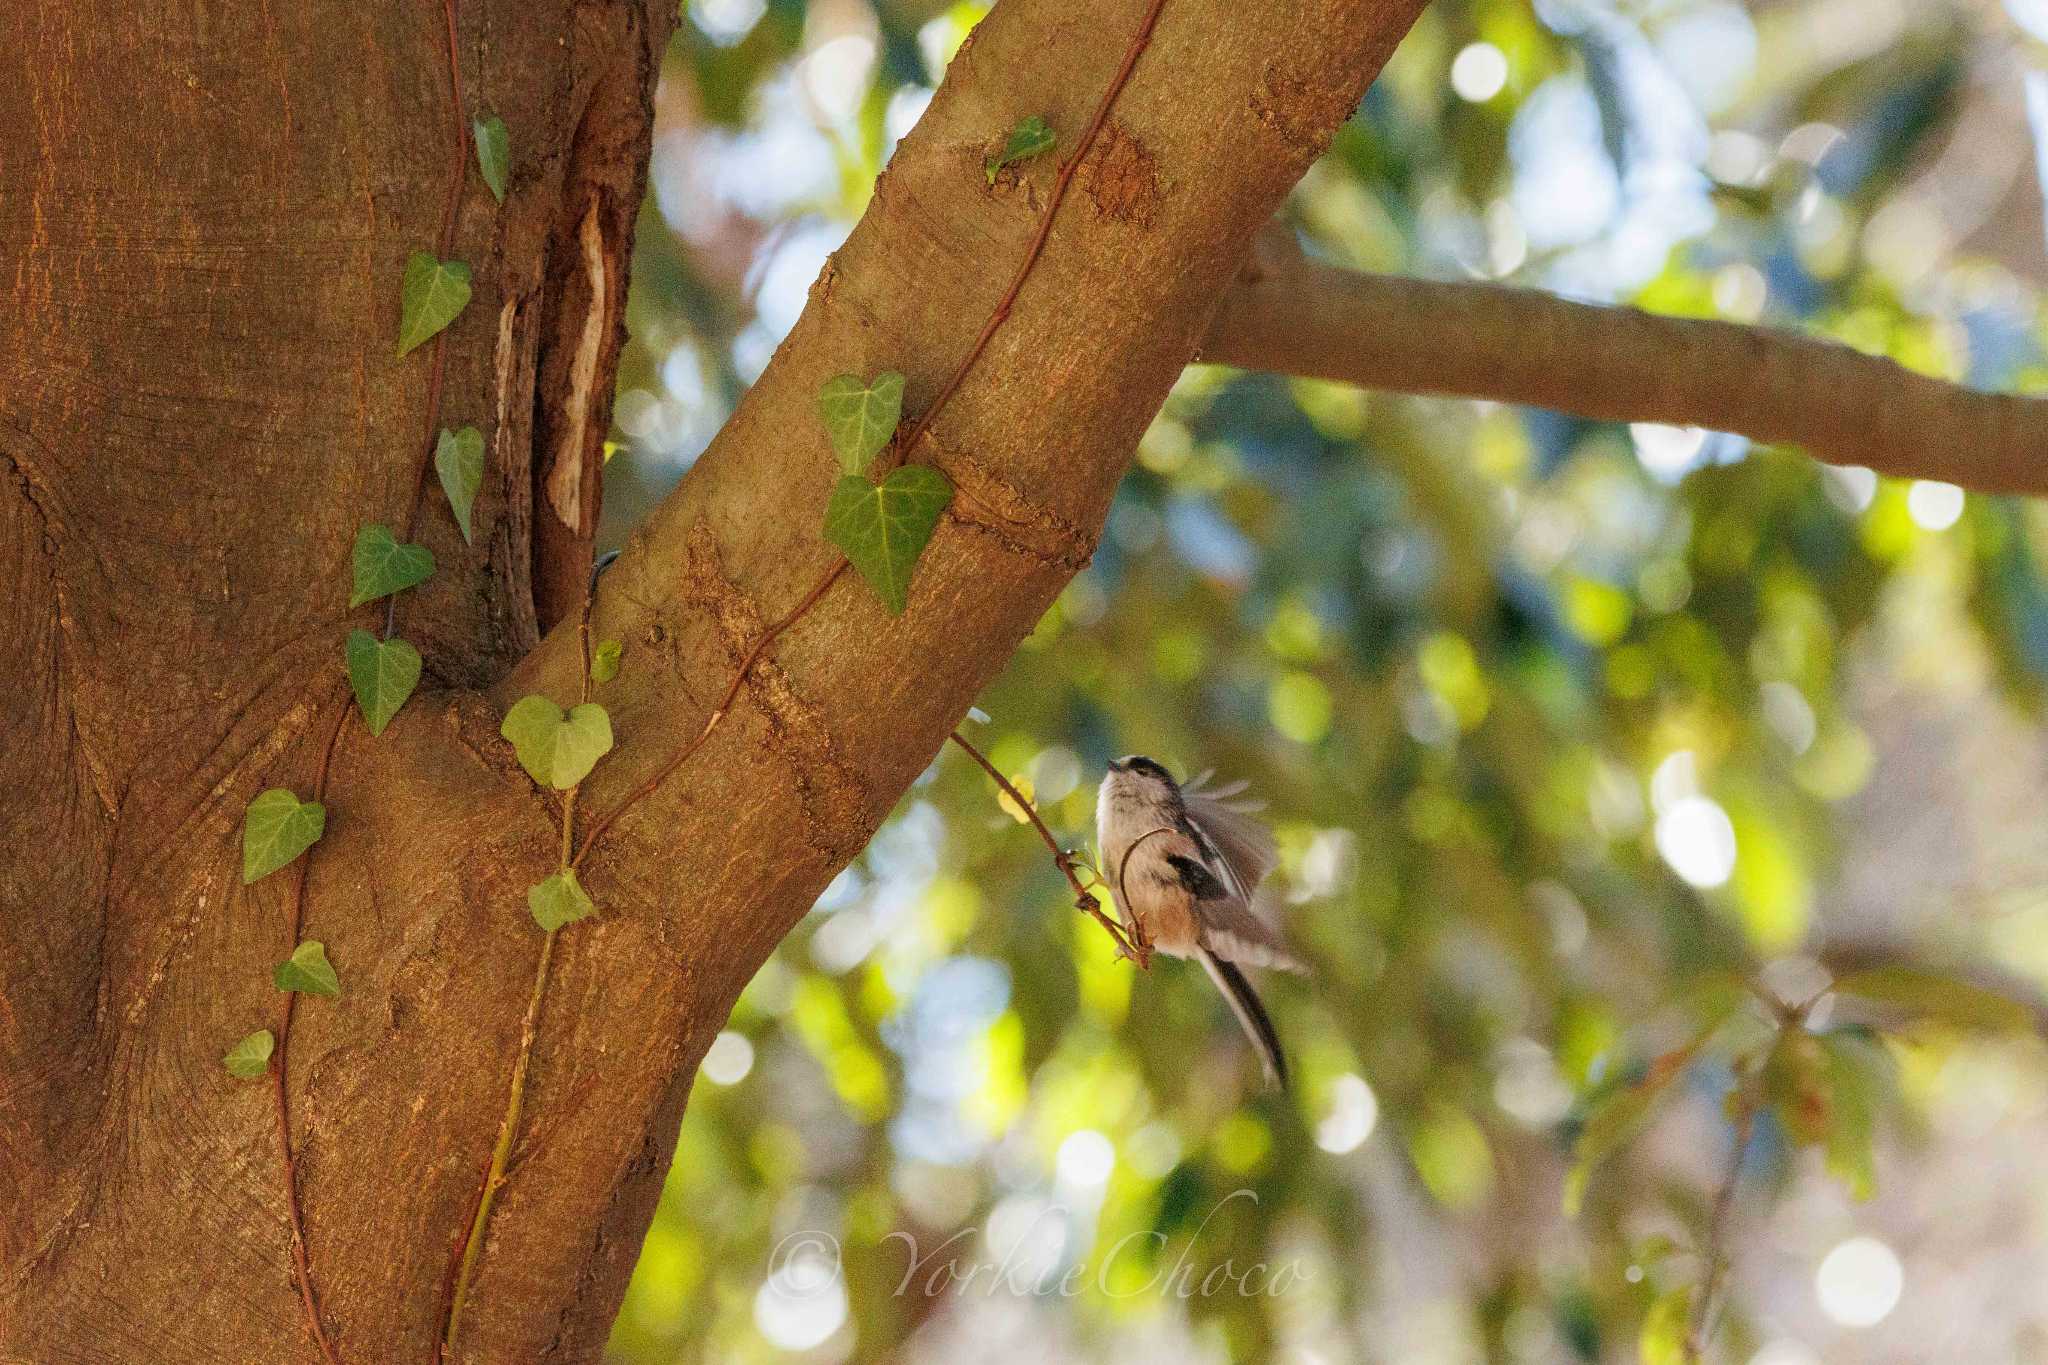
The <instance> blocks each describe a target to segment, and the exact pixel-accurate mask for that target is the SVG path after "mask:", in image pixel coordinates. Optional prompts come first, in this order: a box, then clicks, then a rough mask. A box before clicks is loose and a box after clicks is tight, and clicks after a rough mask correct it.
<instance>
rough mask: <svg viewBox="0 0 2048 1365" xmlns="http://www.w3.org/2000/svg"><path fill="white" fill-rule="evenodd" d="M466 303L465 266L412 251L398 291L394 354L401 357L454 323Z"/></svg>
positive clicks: (466, 268)
mask: <svg viewBox="0 0 2048 1365" xmlns="http://www.w3.org/2000/svg"><path fill="white" fill-rule="evenodd" d="M468 303H469V267H468V266H467V265H465V264H463V263H462V262H461V261H440V260H436V259H434V255H433V253H432V252H430V251H415V252H413V253H412V255H411V257H410V258H408V259H407V260H406V263H405V281H404V283H403V284H402V285H401V286H400V288H399V311H398V354H399V355H400V356H401V357H403V356H404V355H405V354H406V353H407V352H408V351H410V350H412V349H413V347H415V346H417V345H419V344H420V343H421V342H423V341H426V340H428V339H430V338H431V337H432V336H433V335H434V334H435V333H436V332H439V331H440V330H441V329H442V328H443V327H446V326H447V325H448V324H449V323H451V322H453V321H455V318H456V315H457V314H459V313H461V312H462V310H463V308H464V307H466V306H467V305H468Z"/></svg>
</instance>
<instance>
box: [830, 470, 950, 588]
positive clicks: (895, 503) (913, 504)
mask: <svg viewBox="0 0 2048 1365" xmlns="http://www.w3.org/2000/svg"><path fill="white" fill-rule="evenodd" d="M952 500H953V485H952V484H951V483H949V482H947V480H946V476H945V475H944V474H941V473H940V472H939V471H938V470H936V469H933V468H932V467H931V466H930V465H922V464H913V465H905V466H903V467H902V468H901V469H897V470H892V471H891V472H890V474H889V477H888V478H886V479H884V480H882V482H881V484H880V485H879V486H877V485H875V484H871V483H869V482H868V481H867V480H866V479H856V478H853V477H851V476H849V477H847V478H843V479H841V480H840V481H839V483H838V485H837V486H836V487H834V488H833V490H832V500H831V502H829V503H828V504H826V507H825V538H826V539H827V540H830V541H831V542H832V543H833V544H834V545H837V546H838V547H839V548H840V549H841V550H844V551H845V552H846V557H847V559H849V560H851V561H852V563H853V567H854V568H856V569H859V570H860V573H861V577H863V578H865V579H867V581H868V582H869V583H870V584H872V585H873V586H874V589H875V595H876V596H878V597H880V598H881V599H882V601H883V603H884V604H885V605H886V606H887V607H888V608H889V610H890V611H892V612H896V613H897V614H899V615H900V614H901V613H902V611H903V608H904V607H905V606H906V605H907V604H908V603H909V601H910V574H911V571H912V570H913V569H915V568H916V567H917V557H918V556H919V555H921V554H923V553H924V547H925V545H926V544H927V543H929V542H930V540H931V538H932V531H933V529H934V528H935V527H937V526H938V524H939V513H941V512H943V511H945V510H946V504H947V503H949V502H951V501H952Z"/></svg>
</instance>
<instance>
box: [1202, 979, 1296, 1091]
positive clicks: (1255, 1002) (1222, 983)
mask: <svg viewBox="0 0 2048 1365" xmlns="http://www.w3.org/2000/svg"><path fill="white" fill-rule="evenodd" d="M1196 953H1197V955H1198V956H1199V957H1200V958H1201V959H1202V966H1203V967H1204V968H1206V969H1207V970H1208V973H1209V979H1210V980H1211V981H1214V982H1215V983H1216V989H1217V990H1219V991H1221V992H1223V998H1224V999H1225V1000H1228V1001H1229V1002H1230V1012H1231V1013H1232V1014H1234V1015H1236V1016H1237V1022H1238V1024H1239V1025H1241V1026H1242V1027H1243V1029H1244V1035H1245V1037H1247V1038H1249V1039H1251V1040H1252V1046H1253V1047H1254V1048H1256V1049H1257V1050H1258V1054H1259V1065H1260V1066H1262V1067H1264V1068H1265V1072H1266V1080H1267V1082H1268V1083H1269V1084H1271V1085H1273V1086H1276V1087H1278V1088H1279V1089H1281V1090H1285V1089H1286V1088H1287V1054H1286V1053H1285V1052H1283V1051H1281V1049H1280V1035H1279V1034H1278V1033H1277V1032H1275V1031H1274V1028H1273V1020H1272V1019H1271V1018H1270V1017H1269V1016H1268V1015H1267V1013H1266V1007H1265V1006H1264V1005H1262V1004H1260V1003H1259V994H1258V992H1257V991H1255V990H1253V989H1252V983H1251V982H1249V981H1247V980H1245V976H1244V973H1243V972H1241V971H1239V970H1238V969H1237V964H1236V963H1233V962H1228V961H1225V960H1224V959H1223V958H1220V957H1218V956H1216V954H1214V953H1212V952H1210V951H1209V950H1208V949H1207V948H1199V949H1197V950H1196Z"/></svg>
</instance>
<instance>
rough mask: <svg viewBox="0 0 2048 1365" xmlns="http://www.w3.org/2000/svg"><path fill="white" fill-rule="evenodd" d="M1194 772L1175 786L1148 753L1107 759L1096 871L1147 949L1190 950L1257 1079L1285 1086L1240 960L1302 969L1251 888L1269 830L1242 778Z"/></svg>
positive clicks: (1177, 953)
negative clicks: (1245, 1047) (1257, 1065)
mask: <svg viewBox="0 0 2048 1365" xmlns="http://www.w3.org/2000/svg"><path fill="white" fill-rule="evenodd" d="M1207 778H1208V774H1207V773H1204V774H1203V775H1202V776H1201V777H1197V778H1196V779H1194V780H1193V781H1192V782H1189V783H1188V784H1187V785H1186V786H1185V787H1183V786H1181V785H1180V784H1179V783H1177V782H1175V781H1174V780H1173V775H1172V774H1171V773H1169V772H1167V771H1166V769H1164V768H1162V767H1160V766H1159V765H1158V764H1157V763H1155V762H1153V761H1152V760H1151V759H1149V758H1145V757H1143V756H1142V755H1139V754H1132V755H1131V756H1130V757H1128V758H1123V759H1119V760H1117V761H1116V762H1114V763H1111V764H1110V765H1109V772H1108V773H1107V774H1106V775H1105V776H1104V777H1103V779H1102V790H1101V792H1100V794H1099V795H1098V796H1097V798H1096V802H1095V837H1096V841H1097V843H1099V844H1100V845H1101V849H1102V862H1103V866H1102V875H1103V877H1104V878H1105V879H1106V880H1107V881H1108V882H1109V885H1110V888H1111V889H1112V890H1113V891H1114V892H1115V893H1116V902H1117V909H1118V912H1119V913H1120V915H1121V916H1122V918H1123V922H1124V925H1125V927H1126V928H1129V927H1130V924H1131V921H1132V920H1133V919H1134V918H1135V919H1136V920H1137V922H1138V924H1139V925H1140V926H1141V927H1142V928H1143V930H1144V933H1145V935H1146V937H1148V938H1149V939H1150V940H1151V941H1152V944H1153V946H1154V947H1156V948H1158V949H1159V950H1160V951H1161V952H1163V953H1167V954H1169V955H1171V956H1173V957H1192V958H1195V959H1197V960H1198V961H1200V962H1201V964H1202V966H1203V967H1204V968H1206V969H1207V970H1208V973H1209V978H1210V980H1212V981H1214V982H1215V983H1216V989H1218V990H1220V991H1221V992H1223V998H1224V999H1225V1000H1227V1001H1229V1002H1230V1009H1231V1012H1232V1013H1233V1014H1235V1015H1236V1016H1237V1022H1238V1023H1239V1024H1240V1025H1242V1026H1243V1028H1244V1032H1245V1036H1246V1037H1248V1038H1250V1039H1251V1041H1252V1046H1253V1047H1255V1048H1257V1049H1258V1053H1259V1061H1260V1062H1261V1064H1262V1065H1263V1066H1264V1067H1265V1071H1266V1079H1267V1080H1268V1081H1269V1082H1271V1083H1272V1084H1274V1085H1277V1086H1281V1087H1283V1088H1284V1087H1285V1086H1286V1084H1287V1057H1286V1054H1285V1053H1283V1052H1282V1051H1281V1048H1280V1036H1279V1034H1278V1033H1276V1032H1274V1029H1273V1021H1272V1019H1271V1018H1270V1017H1268V1016H1267V1014H1266V1007H1265V1006H1264V1005H1262V1004H1260V1003H1259V997H1258V993H1257V992H1255V991H1254V990H1252V986H1251V982H1249V981H1247V980H1245V977H1244V973H1243V972H1242V971H1240V970H1239V967H1240V966H1247V967H1279V968H1283V969H1285V970H1288V971H1296V972H1298V971H1303V970H1305V969H1304V968H1303V966H1302V964H1301V962H1300V960H1299V959H1297V958H1296V957H1295V956H1294V955H1293V954H1292V953H1290V952H1288V950H1287V946H1286V945H1285V944H1284V943H1282V942H1281V941H1280V936H1279V934H1278V933H1276V932H1275V931H1274V930H1273V928H1272V926H1270V925H1269V924H1267V923H1266V921H1265V920H1263V919H1261V918H1260V917H1259V915H1258V913H1257V912H1256V911H1254V910H1253V909H1252V894H1253V893H1254V892H1255V891H1257V890H1258V887H1259V883H1260V881H1262V880H1263V879H1264V878H1265V876H1266V874H1267V873H1268V872H1270V871H1272V870H1273V863H1274V861H1275V858H1274V853H1273V836H1272V834H1271V833H1270V832H1269V831H1268V830H1267V829H1266V827H1265V826H1264V825H1263V824H1261V823H1259V821H1257V820H1255V819H1253V818H1252V816H1251V814H1250V812H1252V811H1255V810H1258V809H1259V806H1258V805H1257V804H1255V803H1252V802H1248V801H1245V800H1243V799H1242V793H1243V791H1244V785H1245V784H1244V783H1242V782H1236V783H1232V784H1231V785H1229V786H1227V787H1214V788H1211V787H1209V786H1208V783H1207Z"/></svg>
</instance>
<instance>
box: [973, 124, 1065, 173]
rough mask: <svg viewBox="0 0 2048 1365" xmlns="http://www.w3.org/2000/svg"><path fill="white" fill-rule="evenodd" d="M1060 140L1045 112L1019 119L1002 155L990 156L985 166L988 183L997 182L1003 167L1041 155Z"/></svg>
mask: <svg viewBox="0 0 2048 1365" xmlns="http://www.w3.org/2000/svg"><path fill="white" fill-rule="evenodd" d="M1058 140H1059V139H1058V138H1057V137H1055V136H1054V134H1053V131H1052V126H1051V125H1050V124H1048V123H1047V122H1046V121H1045V116H1044V115H1043V114H1033V115H1031V116H1030V117H1029V118H1022V119H1019V120H1017V126H1016V127H1015V128H1012V129H1011V130H1010V140H1009V141H1007V142H1005V143H1004V144H1003V150H1002V153H1001V155H998V156H992V157H990V158H989V161H988V165H987V166H986V167H984V168H983V169H985V170H986V171H987V172H988V183H989V184H991V185H993V184H995V183H996V172H997V171H1000V170H1001V169H1002V168H1003V167H1005V166H1007V165H1009V164H1011V163H1012V162H1015V161H1029V160H1030V159H1031V158H1032V157H1034V156H1041V155H1043V154H1044V153H1046V152H1049V151H1051V150H1052V148H1053V144H1054V143H1055V142H1057V141H1058Z"/></svg>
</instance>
